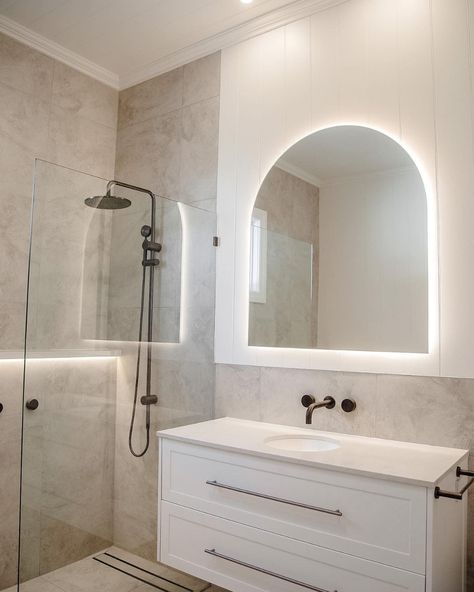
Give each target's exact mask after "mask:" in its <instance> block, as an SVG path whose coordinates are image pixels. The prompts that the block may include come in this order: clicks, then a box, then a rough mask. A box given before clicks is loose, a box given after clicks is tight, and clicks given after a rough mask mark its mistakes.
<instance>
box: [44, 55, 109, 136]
mask: <svg viewBox="0 0 474 592" xmlns="http://www.w3.org/2000/svg"><path fill="white" fill-rule="evenodd" d="M52 102H53V104H55V105H57V106H58V107H61V108H62V109H64V110H65V111H67V112H69V113H70V114H71V115H79V116H80V117H84V118H85V119H90V120H91V121H94V122H95V123H100V124H102V125H105V126H107V127H110V128H112V129H115V128H116V125H117V108H118V96H117V91H115V90H114V89H113V88H110V87H109V86H106V85H105V84H102V83H100V82H98V81H97V80H93V79H91V78H89V76H86V75H85V74H82V73H81V72H78V71H77V70H73V69H72V68H69V66H66V65H64V64H61V63H59V62H56V63H55V65H54V80H53V94H52Z"/></svg>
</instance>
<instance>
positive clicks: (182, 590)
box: [93, 552, 211, 592]
mask: <svg viewBox="0 0 474 592" xmlns="http://www.w3.org/2000/svg"><path fill="white" fill-rule="evenodd" d="M93 559H94V561H98V562H99V563H102V564H103V565H107V566H108V567H111V568H112V569H115V570H116V571H119V572H121V573H123V574H126V575H127V576H130V577H132V578H135V579H136V580H138V581H140V582H143V583H144V584H148V585H149V586H152V587H153V588H156V589H157V590H160V591H161V592H204V591H205V590H207V589H208V588H210V586H211V585H210V584H203V587H199V588H196V587H193V588H190V587H189V586H184V585H183V584H178V583H177V582H174V581H173V580H172V579H171V578H168V577H165V576H164V575H160V574H159V573H155V572H152V571H149V570H147V569H145V568H143V567H140V566H138V565H135V564H133V563H131V562H130V561H126V560H125V559H121V558H120V557H116V556H115V555H112V554H111V553H108V552H105V553H101V554H100V555H96V556H95V557H93Z"/></svg>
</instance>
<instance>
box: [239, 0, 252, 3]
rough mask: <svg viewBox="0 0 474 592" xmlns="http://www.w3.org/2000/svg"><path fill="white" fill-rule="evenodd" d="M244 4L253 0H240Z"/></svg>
mask: <svg viewBox="0 0 474 592" xmlns="http://www.w3.org/2000/svg"><path fill="white" fill-rule="evenodd" d="M240 1H241V2H242V4H252V2H253V0H240Z"/></svg>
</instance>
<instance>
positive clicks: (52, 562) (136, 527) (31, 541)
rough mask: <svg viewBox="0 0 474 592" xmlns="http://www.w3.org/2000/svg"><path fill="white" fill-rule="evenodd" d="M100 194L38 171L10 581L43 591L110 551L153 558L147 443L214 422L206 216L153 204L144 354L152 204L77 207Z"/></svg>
mask: <svg viewBox="0 0 474 592" xmlns="http://www.w3.org/2000/svg"><path fill="white" fill-rule="evenodd" d="M106 187H107V181H106V180H104V179H99V178H96V177H91V176H89V175H86V174H83V173H80V172H78V171H74V170H70V169H66V168H63V167H59V166H57V165H52V164H50V163H46V162H43V161H38V162H37V164H36V173H35V192H34V206H33V220H32V233H31V256H30V278H29V291H28V322H27V334H26V344H25V351H26V355H25V378H24V405H25V409H24V427H23V463H22V496H21V528H20V531H21V532H20V550H21V551H20V556H21V557H20V581H21V582H26V581H29V580H31V579H32V578H35V577H38V576H41V575H44V574H49V575H48V578H49V581H52V582H55V583H56V584H57V585H58V586H59V587H61V581H63V585H66V584H65V581H64V580H62V578H69V577H73V576H74V574H73V572H74V570H75V569H79V568H77V567H74V566H76V562H78V561H81V560H82V559H83V558H85V557H88V556H89V555H91V554H95V553H97V552H101V551H102V550H104V549H107V548H109V547H110V546H111V545H114V546H116V547H120V549H122V550H126V551H128V552H131V553H133V554H134V556H137V557H141V558H146V559H150V560H154V559H155V557H156V498H157V467H158V458H157V450H156V438H155V436H154V435H155V432H156V430H157V429H158V428H167V427H172V426H176V425H181V424H184V423H190V422H193V421H200V420H204V419H209V418H210V417H211V415H212V393H213V390H214V389H213V381H214V372H213V355H212V352H213V335H214V274H215V248H214V247H213V244H212V238H213V235H214V234H215V227H216V220H215V214H214V213H213V212H210V211H207V210H202V209H200V208H197V207H193V206H190V205H184V204H180V203H176V202H173V201H170V200H166V199H162V198H158V197H157V198H156V224H155V231H156V242H157V243H158V242H159V243H160V245H161V248H159V247H156V251H150V244H148V245H145V246H146V247H147V252H146V257H145V259H146V261H148V262H150V260H151V259H152V258H153V259H159V261H160V263H159V265H156V266H155V278H154V282H153V284H152V286H153V290H152V293H153V296H154V298H153V307H152V311H153V334H154V341H153V342H152V343H151V344H150V348H148V343H146V339H147V335H148V332H147V328H148V320H149V319H148V316H149V313H148V306H147V304H148V302H149V300H148V295H149V282H150V280H149V278H150V274H149V267H150V266H149V265H145V266H143V264H142V263H143V261H144V249H143V242H144V241H145V240H150V236H147V231H146V229H145V230H144V231H143V233H142V227H143V226H144V225H147V224H150V200H149V198H148V197H147V196H146V195H145V194H144V195H142V194H140V193H138V194H137V193H136V192H132V191H130V190H126V191H123V192H122V190H120V191H119V189H118V188H116V190H114V191H113V193H115V195H117V196H120V197H123V198H127V199H129V200H130V202H131V205H130V206H129V207H128V208H125V209H117V210H112V211H111V210H108V209H100V208H99V209H98V208H91V207H88V206H87V205H86V204H85V199H87V198H90V197H91V196H92V197H93V196H104V195H105V193H106ZM96 203H98V202H96ZM109 205H110V204H109ZM112 205H114V204H112ZM115 205H116V204H115ZM144 235H145V236H144ZM144 269H146V274H145V284H144V294H145V298H144V303H145V306H144V310H143V327H144V330H143V341H144V342H143V343H142V344H141V345H140V344H139V343H138V342H137V340H138V335H139V320H140V319H139V317H140V309H141V306H140V304H141V294H142V280H143V270H144ZM150 318H151V317H150ZM139 350H140V351H141V358H140V363H139V364H138V369H139V375H138V380H137V356H138V351H139ZM148 352H149V356H148ZM148 368H149V369H150V372H149V375H150V383H151V384H150V393H151V394H153V395H156V396H157V403H156V404H155V403H154V404H150V405H147V404H141V402H140V401H141V398H142V396H143V395H145V394H147V393H148V387H147V384H146V383H147V380H146V379H147V374H148V372H147V371H148ZM135 385H137V388H135ZM134 400H135V404H134ZM133 412H134V422H133V424H132V415H133ZM131 428H133V429H131ZM147 441H148V444H149V446H148V447H147ZM132 450H134V451H135V452H137V451H138V452H139V453H141V452H142V451H145V452H144V454H143V455H138V456H134V455H133V454H132ZM77 565H79V564H77ZM111 569H112V568H111ZM57 570H59V571H57ZM64 570H66V571H64ZM71 570H72V571H71ZM90 577H91V578H92V576H90ZM67 582H68V584H67V585H69V584H70V580H69V579H68V580H67ZM94 589H95V588H94Z"/></svg>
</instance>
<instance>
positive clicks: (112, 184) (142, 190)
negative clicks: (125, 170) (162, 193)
mask: <svg viewBox="0 0 474 592" xmlns="http://www.w3.org/2000/svg"><path fill="white" fill-rule="evenodd" d="M114 187H124V188H125V189H131V190H132V191H138V192H139V193H146V194H147V195H148V196H149V197H150V199H151V224H150V226H151V237H150V238H151V241H152V242H155V214H156V197H157V196H156V195H155V194H154V193H153V192H152V191H150V190H149V189H145V188H144V187H138V185H130V183H124V182H123V181H116V180H112V181H109V182H108V183H107V196H108V197H111V193H112V189H113V188H114ZM158 197H159V196H158Z"/></svg>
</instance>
